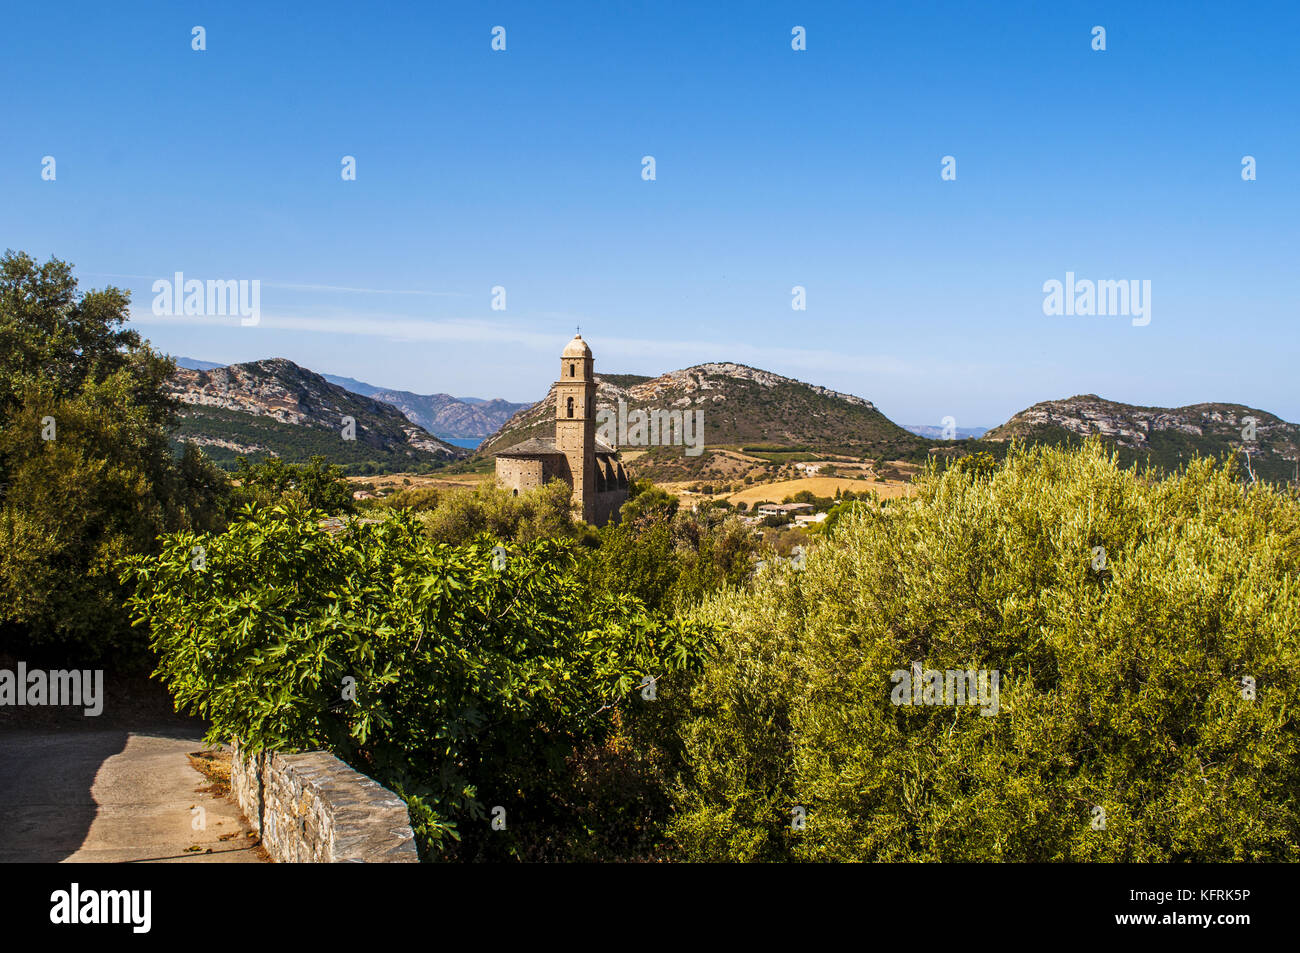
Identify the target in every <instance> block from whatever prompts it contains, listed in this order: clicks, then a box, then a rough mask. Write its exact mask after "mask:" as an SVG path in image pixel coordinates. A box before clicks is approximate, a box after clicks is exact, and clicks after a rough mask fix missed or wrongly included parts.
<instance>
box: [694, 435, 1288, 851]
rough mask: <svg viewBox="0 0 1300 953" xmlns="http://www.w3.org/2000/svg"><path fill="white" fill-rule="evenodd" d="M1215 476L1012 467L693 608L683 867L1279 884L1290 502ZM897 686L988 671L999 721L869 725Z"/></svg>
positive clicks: (926, 481)
mask: <svg viewBox="0 0 1300 953" xmlns="http://www.w3.org/2000/svg"><path fill="white" fill-rule="evenodd" d="M1233 472H1235V471H1234V470H1233V468H1232V466H1231V465H1228V466H1225V467H1223V468H1218V469H1216V468H1215V466H1214V464H1213V463H1212V462H1211V461H1205V460H1202V461H1198V462H1196V463H1194V464H1192V465H1191V466H1189V467H1188V468H1187V470H1186V471H1185V472H1182V473H1179V474H1176V475H1174V476H1171V477H1168V478H1166V479H1156V478H1154V477H1153V476H1152V475H1150V474H1140V473H1136V472H1134V471H1131V470H1123V469H1121V468H1120V467H1119V466H1118V465H1117V462H1116V460H1115V459H1114V458H1113V457H1110V456H1108V455H1107V454H1106V453H1105V452H1104V451H1103V450H1102V449H1101V448H1100V446H1099V445H1098V444H1097V443H1096V442H1092V443H1090V444H1089V445H1088V446H1086V447H1085V448H1084V449H1082V450H1074V451H1064V450H1059V449H1048V448H1038V449H1035V450H1031V451H1026V450H1024V449H1023V448H1013V449H1012V450H1011V452H1010V453H1009V455H1008V457H1007V459H1006V462H1005V463H1004V464H1003V465H1002V466H1000V467H997V468H996V469H994V468H990V467H988V466H986V465H985V463H984V461H974V462H973V463H972V464H970V465H967V466H957V467H952V468H949V469H948V471H947V472H946V473H942V474H939V473H938V472H936V470H934V469H933V468H932V469H930V470H929V471H928V472H927V473H926V474H925V475H924V476H923V478H922V479H921V481H920V484H919V488H918V494H917V496H916V497H915V498H914V499H902V500H895V501H893V502H892V503H891V505H890V506H888V507H885V506H880V505H876V504H872V503H867V502H862V503H855V504H851V505H850V506H848V507H844V508H843V512H842V517H841V519H840V520H839V525H838V526H836V528H835V531H834V532H833V533H832V534H830V536H829V537H828V538H826V539H824V540H823V542H822V543H821V544H820V545H817V546H815V547H813V548H812V550H811V551H810V553H809V554H808V556H807V560H806V564H805V568H804V569H803V570H802V571H798V570H796V569H793V568H790V567H788V566H786V567H779V568H777V569H775V570H774V571H772V572H770V573H768V572H765V573H764V574H763V575H762V576H761V577H760V580H759V582H758V584H756V585H755V586H754V587H753V589H752V591H729V592H726V593H723V594H721V595H718V596H716V597H714V598H713V599H711V600H709V601H707V602H706V603H705V604H704V605H703V606H702V607H701V609H700V610H699V611H698V612H697V614H696V616H695V617H696V618H697V620H699V621H701V622H704V623H706V624H709V625H713V626H716V627H718V629H719V631H720V636H719V638H720V643H719V646H718V649H717V653H716V655H715V656H714V657H713V658H712V659H711V661H710V662H709V663H708V664H707V666H706V669H705V672H704V674H703V676H702V677H701V679H700V681H699V682H698V684H697V687H696V689H695V692H694V696H693V704H694V706H695V713H694V715H693V716H692V718H691V719H690V721H689V722H688V723H687V725H686V726H685V728H684V736H683V737H684V745H685V757H686V759H687V774H686V775H685V779H684V780H683V782H682V783H681V784H680V785H679V786H678V788H677V789H676V792H675V802H676V804H677V807H678V810H679V814H678V817H677V818H676V820H675V822H674V826H673V831H672V833H673V836H674V837H675V838H676V839H677V841H678V843H679V844H680V845H681V846H682V847H683V848H684V851H685V854H686V855H687V856H690V857H695V858H701V859H727V860H751V859H758V860H783V859H798V860H814V859H816V860H928V861H971V860H1026V861H1030V860H1032V861H1189V860H1201V861H1229V860H1232V861H1243V860H1291V861H1294V860H1297V859H1300V846H1298V845H1300V802H1298V801H1297V798H1298V797H1300V757H1298V755H1300V731H1298V729H1297V724H1296V715H1295V712H1296V711H1297V710H1298V707H1300V680H1298V679H1297V677H1296V672H1297V671H1298V670H1300V647H1298V646H1297V632H1300V589H1298V586H1300V583H1298V581H1297V580H1298V578H1300V575H1298V574H1300V502H1298V501H1297V498H1296V497H1295V495H1294V493H1291V494H1287V493H1283V492H1280V491H1278V490H1275V489H1270V488H1266V487H1263V486H1260V487H1253V488H1249V489H1247V488H1243V486H1242V485H1240V484H1239V483H1238V482H1237V481H1236V480H1235V479H1234V478H1233V476H1232V474H1233ZM1102 548H1104V556H1105V559H1104V563H1103V561H1102V560H1101V559H1100V558H1099V556H1100V555H1101V549H1102ZM1094 566H1098V567H1100V568H1094ZM913 661H920V662H921V663H922V665H923V667H924V668H926V669H936V670H941V671H942V670H948V669H959V670H981V669H983V670H989V671H993V670H996V671H997V672H999V673H1000V702H999V706H998V709H997V713H996V714H994V715H991V716H984V715H981V713H980V710H979V709H978V708H974V707H956V706H953V707H942V706H916V707H911V706H904V705H895V704H893V703H891V690H892V688H893V678H892V677H891V673H894V672H895V671H900V670H908V669H909V668H910V666H911V663H912V662H913ZM1247 678H1250V679H1254V683H1255V685H1256V686H1257V689H1256V691H1257V693H1256V694H1255V695H1254V697H1253V698H1251V697H1248V696H1249V695H1250V694H1251V693H1250V692H1249V690H1248V689H1247V688H1246V683H1245V682H1244V681H1243V680H1244V679H1247ZM796 807H801V808H803V809H805V810H806V812H807V817H806V827H805V828H804V829H803V830H796V829H794V825H793V824H792V817H793V815H792V811H793V809H794V808H796ZM1097 809H1100V811H1101V812H1104V815H1103V814H1101V813H1099V812H1098V811H1097ZM1099 820H1100V821H1101V822H1103V823H1104V828H1100V829H1099V828H1098V822H1099Z"/></svg>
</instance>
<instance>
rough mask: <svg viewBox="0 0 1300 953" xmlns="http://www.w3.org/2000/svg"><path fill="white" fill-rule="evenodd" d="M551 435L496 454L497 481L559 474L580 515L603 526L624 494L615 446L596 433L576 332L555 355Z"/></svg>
mask: <svg viewBox="0 0 1300 953" xmlns="http://www.w3.org/2000/svg"><path fill="white" fill-rule="evenodd" d="M555 391H556V400H555V437H554V438H553V439H552V438H549V437H540V438H535V439H532V440H525V441H524V442H523V443H520V444H516V445H515V446H513V447H510V448H508V449H506V450H503V451H501V452H500V453H498V454H497V455H496V478H497V482H498V483H499V484H501V485H502V486H504V487H506V488H507V489H509V490H512V491H514V493H516V494H519V493H521V492H523V491H525V490H532V489H536V488H537V487H540V486H544V485H545V484H547V483H549V482H550V481H551V480H556V479H559V480H564V481H565V482H566V483H568V484H569V486H571V487H572V488H573V507H574V509H575V510H577V511H578V513H579V515H580V516H581V518H582V520H583V521H584V522H587V523H591V524H593V525H595V526H603V525H604V524H606V523H608V522H609V521H610V520H617V519H618V511H619V507H621V506H622V505H623V503H624V502H625V501H626V500H627V492H628V486H627V473H626V471H624V469H623V462H622V460H621V459H620V458H619V454H618V451H617V450H616V449H614V448H613V447H607V446H605V444H603V443H601V442H600V441H599V440H598V439H597V438H596V375H595V371H594V358H593V357H592V354H591V348H589V347H588V346H587V342H586V341H584V340H583V339H582V335H581V334H579V335H576V336H575V337H574V339H573V340H572V341H570V342H569V343H568V345H567V346H566V347H565V349H564V352H563V353H562V354H561V355H560V379H559V380H558V381H556V383H555Z"/></svg>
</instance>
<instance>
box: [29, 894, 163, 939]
mask: <svg viewBox="0 0 1300 953" xmlns="http://www.w3.org/2000/svg"><path fill="white" fill-rule="evenodd" d="M50 903H51V904H53V906H51V907H50V922H51V923H61V924H75V923H128V924H130V925H131V932H132V933H148V932H149V928H150V926H151V925H152V923H153V915H152V910H153V891H151V890H85V891H83V890H82V889H81V885H80V884H75V883H74V884H73V885H72V887H71V889H69V890H56V891H54V893H52V894H50Z"/></svg>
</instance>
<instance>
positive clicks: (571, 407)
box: [569, 365, 573, 417]
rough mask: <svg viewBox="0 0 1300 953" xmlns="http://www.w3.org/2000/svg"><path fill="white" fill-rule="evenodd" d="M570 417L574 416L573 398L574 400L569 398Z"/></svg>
mask: <svg viewBox="0 0 1300 953" xmlns="http://www.w3.org/2000/svg"><path fill="white" fill-rule="evenodd" d="M570 366H572V365H570ZM569 416H570V417H572V416H573V398H572V397H570V398H569Z"/></svg>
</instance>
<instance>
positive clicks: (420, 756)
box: [124, 505, 703, 858]
mask: <svg viewBox="0 0 1300 953" xmlns="http://www.w3.org/2000/svg"><path fill="white" fill-rule="evenodd" d="M321 515H322V514H320V513H313V512H311V511H308V510H305V509H301V508H298V507H295V506H293V505H285V506H277V507H275V508H273V509H271V510H268V511H261V512H250V513H246V514H244V518H243V519H240V520H237V521H236V522H234V523H233V524H232V525H231V527H230V529H229V530H228V531H227V532H225V533H224V534H221V535H213V534H193V533H182V534H177V535H174V536H170V537H168V538H167V539H166V540H165V541H164V547H163V551H162V553H161V554H160V555H158V556H157V557H136V558H134V559H131V560H129V561H128V562H127V564H126V567H125V569H124V579H125V580H128V581H130V582H132V583H133V584H134V586H135V587H136V595H135V597H134V598H133V600H132V606H133V608H134V610H135V612H136V614H137V618H138V619H139V621H140V622H142V623H144V622H147V623H148V624H149V626H150V627H151V630H152V638H153V647H154V648H155V649H156V650H157V652H158V656H159V659H160V661H159V667H158V675H159V677H160V678H162V680H163V681H164V682H165V683H166V685H167V687H168V688H169V690H170V691H171V692H172V694H173V695H174V697H175V698H176V701H177V704H178V706H179V707H181V708H182V709H185V710H188V711H191V712H194V713H196V714H199V715H202V716H203V717H205V718H207V719H209V720H210V722H211V730H210V731H209V735H208V737H209V739H210V740H212V741H225V740H228V739H229V738H231V737H233V736H237V737H239V738H240V739H242V740H243V742H244V743H245V744H246V745H248V746H249V748H250V749H254V750H255V749H260V748H263V747H270V748H276V749H282V750H283V749H309V748H316V747H321V746H324V747H328V748H330V749H332V750H333V751H335V752H336V753H338V754H339V755H340V756H341V757H343V758H345V759H346V760H348V761H349V762H351V763H352V764H354V765H355V766H356V767H357V768H358V769H359V770H361V771H363V772H365V773H367V774H369V775H371V776H372V777H375V778H377V779H378V780H379V781H381V782H382V783H384V784H387V785H390V786H391V787H393V788H394V789H395V790H397V791H398V792H399V793H401V794H402V795H403V797H405V798H406V800H407V803H408V804H409V806H410V808H411V814H412V817H413V819H414V822H415V825H416V827H417V831H418V833H419V836H420V840H421V845H422V848H423V850H424V852H425V855H426V856H458V857H469V858H474V857H494V856H504V855H507V854H514V855H517V856H534V855H542V856H555V855H557V854H558V855H559V856H590V855H593V854H594V855H600V854H601V852H602V851H603V850H613V849H616V848H618V849H628V848H630V849H633V850H641V851H644V850H648V849H652V848H653V846H654V845H653V843H652V842H653V841H654V840H655V838H654V836H646V835H647V833H648V830H647V829H648V828H651V827H653V826H654V825H655V824H656V823H662V820H663V818H662V816H655V810H659V811H660V813H662V810H663V809H666V801H665V800H664V799H663V780H662V779H664V778H666V777H667V774H665V773H664V772H665V768H664V765H665V764H667V763H669V762H671V761H672V758H673V757H674V754H673V748H672V738H671V737H670V736H671V732H670V731H668V730H667V729H666V726H667V725H668V724H670V723H671V719H672V714H671V712H672V710H673V707H672V706H673V705H674V702H673V698H674V693H677V694H678V695H680V694H681V693H680V691H679V690H678V686H680V685H682V684H684V683H685V680H686V679H688V678H689V677H690V674H691V672H693V671H694V670H696V669H697V668H698V666H699V664H700V659H701V656H700V653H701V650H702V645H703V641H702V639H703V630H702V628H701V627H700V626H698V625H696V624H693V623H685V622H680V621H674V620H669V619H665V618H663V617H660V616H656V615H653V614H651V613H649V612H647V611H646V609H645V607H644V606H643V605H642V604H641V603H640V602H639V601H637V600H636V599H635V598H633V597H632V596H629V595H626V594H621V595H615V594H611V593H608V592H603V591H595V590H592V589H591V588H589V587H587V586H585V585H584V584H583V582H582V579H581V577H580V575H579V574H578V573H576V572H575V571H574V567H575V563H576V557H575V553H574V550H573V548H572V545H571V544H568V543H565V542H561V541H556V540H549V539H541V540H537V541H534V542H530V543H528V544H524V545H518V546H515V545H512V546H511V547H509V551H508V553H505V554H504V557H503V558H501V557H502V552H501V551H502V550H504V549H505V547H501V548H500V549H496V548H494V545H493V541H492V540H490V539H487V538H481V539H479V540H476V541H474V542H472V543H470V544H468V545H463V546H449V545H447V544H444V543H439V542H435V541H433V540H431V539H430V538H429V537H428V536H427V535H426V534H425V533H424V532H423V531H422V529H421V527H420V525H419V523H418V522H417V520H416V519H415V517H413V516H412V515H410V514H405V513H400V512H396V513H390V514H388V516H387V518H386V519H385V520H384V521H383V522H379V523H371V524H363V523H361V522H359V521H353V522H351V523H349V524H348V525H347V527H346V528H345V529H344V530H343V531H342V532H341V533H339V534H337V535H331V534H329V533H327V532H325V531H323V530H322V529H320V528H319V527H318V522H317V521H318V517H319V516H321ZM646 678H650V679H654V680H656V681H654V683H653V685H654V689H653V690H652V691H651V692H650V694H651V695H652V696H654V700H652V701H651V700H647V699H645V698H644V697H643V694H644V689H643V688H642V682H643V680H644V679H646ZM349 679H351V680H355V681H349ZM349 686H350V687H349ZM352 695H354V696H355V697H352ZM656 737H661V738H664V739H666V740H665V743H664V744H663V746H662V751H659V750H658V749H657V748H656V741H655V738H656ZM629 739H635V747H636V749H637V754H636V756H635V757H628V756H627V749H628V748H629V747H630V746H632V745H633V741H632V740H629ZM647 787H649V788H652V789H654V788H657V789H658V791H659V798H660V800H661V801H663V806H662V808H656V809H653V810H650V811H649V814H647V806H648V805H649V806H650V807H651V808H653V804H652V802H651V801H648V800H647V799H646V798H647V795H646V789H647ZM496 806H501V807H504V808H505V810H506V819H507V827H506V830H504V831H493V830H491V828H490V820H491V817H490V816H489V815H490V812H491V809H492V808H494V807H496ZM461 838H463V839H464V842H463V843H460V844H454V843H453V841H455V840H458V839H461ZM557 845H558V846H557Z"/></svg>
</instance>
